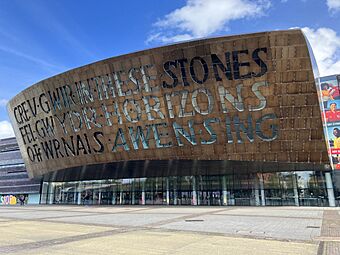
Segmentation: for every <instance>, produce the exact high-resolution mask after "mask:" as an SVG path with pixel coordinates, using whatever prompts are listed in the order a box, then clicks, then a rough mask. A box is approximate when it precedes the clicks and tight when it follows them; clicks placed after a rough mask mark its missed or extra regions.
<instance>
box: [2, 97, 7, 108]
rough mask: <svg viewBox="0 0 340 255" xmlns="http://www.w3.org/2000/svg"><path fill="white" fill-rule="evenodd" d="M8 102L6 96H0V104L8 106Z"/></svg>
mask: <svg viewBox="0 0 340 255" xmlns="http://www.w3.org/2000/svg"><path fill="white" fill-rule="evenodd" d="M7 103H8V100H7V99H5V98H0V106H6V105H7Z"/></svg>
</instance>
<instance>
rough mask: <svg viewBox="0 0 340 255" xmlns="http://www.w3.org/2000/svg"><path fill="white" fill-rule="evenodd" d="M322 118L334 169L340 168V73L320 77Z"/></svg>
mask: <svg viewBox="0 0 340 255" xmlns="http://www.w3.org/2000/svg"><path fill="white" fill-rule="evenodd" d="M320 81H321V83H320V89H321V91H320V94H321V95H320V96H321V99H322V100H321V104H322V105H321V109H322V112H323V113H322V119H323V123H324V126H325V133H326V139H327V140H328V141H327V142H328V150H329V151H328V153H329V157H330V160H331V164H332V169H335V170H340V75H337V76H336V75H333V76H327V77H323V78H321V79H320Z"/></svg>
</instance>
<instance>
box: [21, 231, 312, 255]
mask: <svg viewBox="0 0 340 255" xmlns="http://www.w3.org/2000/svg"><path fill="white" fill-rule="evenodd" d="M24 253H25V254H56V255H73V254H85V255H87V254H89V255H90V254H91V255H92V254H96V255H104V254H148V255H152V254H195V255H200V254H202V255H206V254H232V255H238V254H240V255H241V254H242V255H243V254H251V255H263V254H266V255H271V254H273V255H287V254H288V255H289V254H292V255H299V254H301V255H309V254H316V253H317V244H310V243H294V242H281V241H273V240H258V239H248V238H234V237H226V236H217V235H203V234H197V233H183V232H159V231H132V232H127V233H120V234H114V235H110V236H105V237H100V238H92V239H84V240H81V241H75V242H70V243H66V244H62V245H56V246H50V247H43V248H40V249H35V250H30V251H25V252H24ZM16 254H20V253H16ZM21 254H22V252H21Z"/></svg>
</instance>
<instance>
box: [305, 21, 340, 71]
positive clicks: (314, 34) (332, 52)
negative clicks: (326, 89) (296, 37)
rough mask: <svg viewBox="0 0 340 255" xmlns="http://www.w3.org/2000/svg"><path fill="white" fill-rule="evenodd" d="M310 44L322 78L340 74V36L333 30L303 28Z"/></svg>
mask: <svg viewBox="0 0 340 255" xmlns="http://www.w3.org/2000/svg"><path fill="white" fill-rule="evenodd" d="M302 31H303V32H304V33H305V34H306V36H307V38H308V41H309V42H310V44H311V46H312V49H313V52H314V56H315V59H316V61H317V64H318V67H319V72H320V75H321V76H327V75H332V74H338V73H340V36H339V35H337V33H336V32H335V31H334V30H333V29H331V28H326V27H321V28H318V29H313V28H309V27H304V28H302Z"/></svg>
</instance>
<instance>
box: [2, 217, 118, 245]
mask: <svg viewBox="0 0 340 255" xmlns="http://www.w3.org/2000/svg"><path fill="white" fill-rule="evenodd" d="M112 229H113V228H111V227H97V226H84V225H74V224H65V223H52V222H46V221H44V222H43V221H41V222H39V221H25V220H7V219H3V218H0V230H1V231H0V247H3V246H8V245H18V244H24V243H30V242H37V241H46V240H51V239H57V238H63V237H69V236H77V235H82V234H89V233H96V232H101V231H107V230H112Z"/></svg>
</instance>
